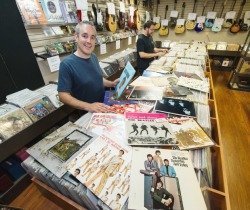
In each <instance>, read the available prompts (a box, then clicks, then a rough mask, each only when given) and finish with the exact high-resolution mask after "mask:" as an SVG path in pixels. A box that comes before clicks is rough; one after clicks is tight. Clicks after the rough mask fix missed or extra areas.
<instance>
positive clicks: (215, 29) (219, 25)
mask: <svg viewBox="0 0 250 210" xmlns="http://www.w3.org/2000/svg"><path fill="white" fill-rule="evenodd" d="M226 4H227V1H224V3H222V9H221V12H220V15H219V17H220V18H216V19H215V22H214V25H213V27H212V29H211V30H212V31H213V32H219V31H221V29H222V24H223V22H224V19H223V18H222V14H223V11H224V8H225V6H226Z"/></svg>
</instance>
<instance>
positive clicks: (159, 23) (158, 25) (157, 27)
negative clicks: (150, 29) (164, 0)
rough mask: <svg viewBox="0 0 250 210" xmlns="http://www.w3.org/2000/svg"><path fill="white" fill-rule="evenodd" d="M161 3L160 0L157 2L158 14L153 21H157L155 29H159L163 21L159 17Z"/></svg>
mask: <svg viewBox="0 0 250 210" xmlns="http://www.w3.org/2000/svg"><path fill="white" fill-rule="evenodd" d="M159 4H160V0H157V4H156V14H155V17H154V19H153V21H154V22H155V23H156V24H155V30H158V29H159V28H160V27H161V22H160V17H158V5H159Z"/></svg>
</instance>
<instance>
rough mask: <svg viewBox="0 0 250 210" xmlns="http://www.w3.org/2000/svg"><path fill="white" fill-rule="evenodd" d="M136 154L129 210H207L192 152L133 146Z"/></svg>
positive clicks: (133, 156)
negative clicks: (192, 159)
mask: <svg viewBox="0 0 250 210" xmlns="http://www.w3.org/2000/svg"><path fill="white" fill-rule="evenodd" d="M132 154H133V155H132V159H133V161H132V165H131V178H130V191H129V201H128V209H145V210H155V209H165V210H194V209H199V210H206V209H207V207H206V204H205V201H204V198H203V196H202V192H201V189H200V185H199V182H198V180H197V177H196V174H195V171H194V167H193V164H192V162H191V159H190V156H189V152H188V151H180V150H167V149H156V148H146V147H133V153H132ZM191 191H192V192H191Z"/></svg>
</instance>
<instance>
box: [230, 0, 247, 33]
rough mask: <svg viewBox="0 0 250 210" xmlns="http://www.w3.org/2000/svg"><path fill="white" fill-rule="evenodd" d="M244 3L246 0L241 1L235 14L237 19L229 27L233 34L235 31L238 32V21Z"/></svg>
mask: <svg viewBox="0 0 250 210" xmlns="http://www.w3.org/2000/svg"><path fill="white" fill-rule="evenodd" d="M245 3H246V0H243V1H242V2H241V5H240V9H239V12H238V15H237V19H236V20H235V21H234V23H233V25H232V26H231V28H230V32H231V33H234V34H235V33H238V32H239V31H240V23H239V20H240V14H241V13H242V10H243V7H244V5H245Z"/></svg>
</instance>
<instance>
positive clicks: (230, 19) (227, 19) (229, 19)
mask: <svg viewBox="0 0 250 210" xmlns="http://www.w3.org/2000/svg"><path fill="white" fill-rule="evenodd" d="M235 3H236V0H234V2H233V4H232V7H231V10H230V11H229V12H227V13H226V16H225V20H224V22H223V25H222V26H223V27H224V28H230V27H231V26H232V24H233V20H234V17H235V13H236V12H234V11H233V10H234V6H235ZM228 16H229V17H228Z"/></svg>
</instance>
